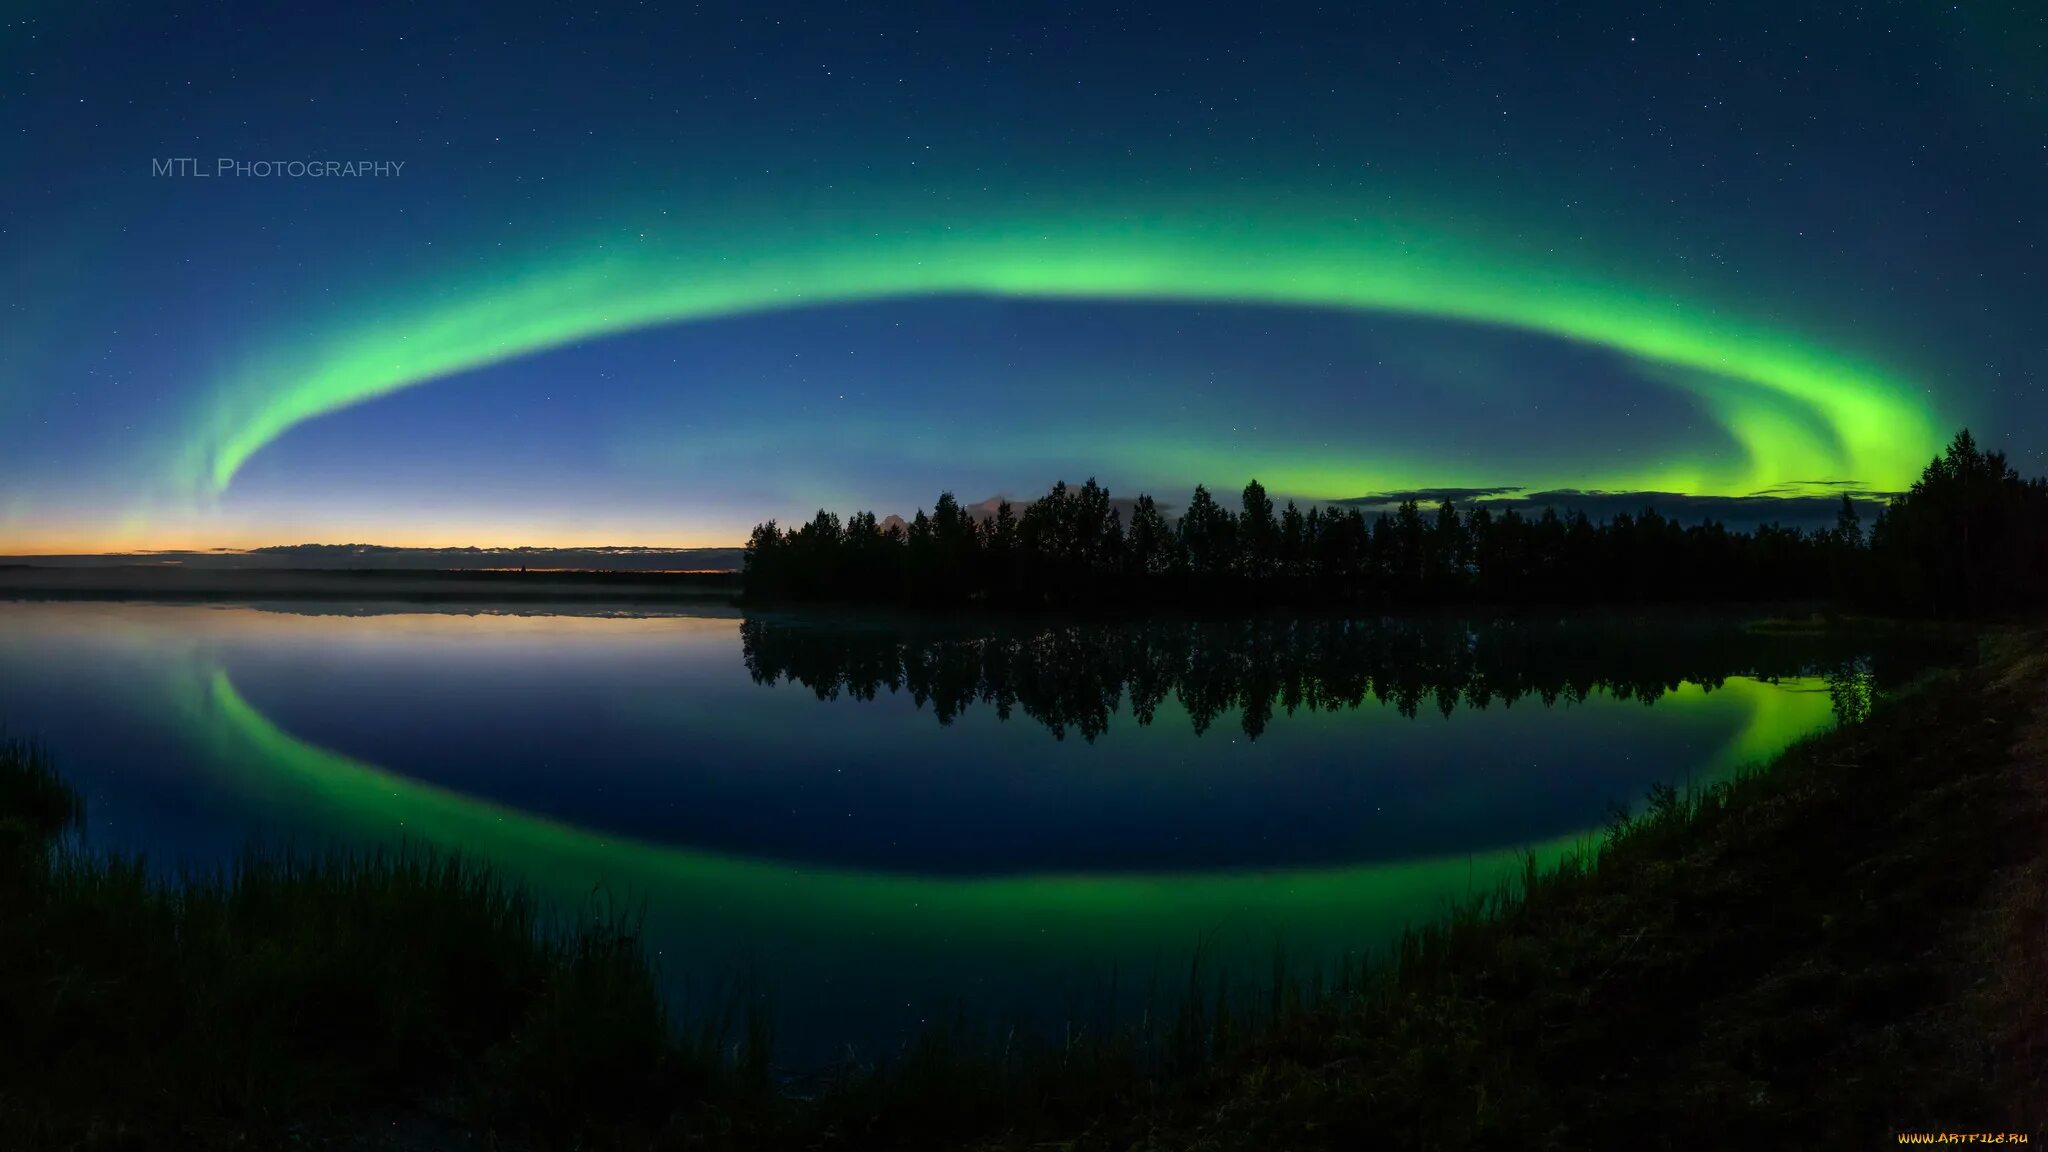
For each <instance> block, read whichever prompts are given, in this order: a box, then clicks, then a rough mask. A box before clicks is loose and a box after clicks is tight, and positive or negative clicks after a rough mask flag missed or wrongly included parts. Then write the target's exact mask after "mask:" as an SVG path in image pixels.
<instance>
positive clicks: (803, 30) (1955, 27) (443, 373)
mask: <svg viewBox="0 0 2048 1152" xmlns="http://www.w3.org/2000/svg"><path fill="white" fill-rule="evenodd" d="M1683 7H1684V8H1685V9H1686V10H1684V11H1679V12H1670V13H1662V14H1646V13H1642V12H1639V11H1636V10H1635V9H1634V7H1633V6H1620V5H1606V4H1597V3H1596V4H1548V5H1546V4H1537V5H1528V4H1522V5H1515V6H1513V7H1512V8H1511V9H1510V8H1508V7H1505V6H1495V5H1484V4H1468V5H1428V6H1407V5H1402V6H1386V7H1384V8H1374V7H1370V6H1355V5H1330V6H1326V7H1320V8H1319V7H1316V6H1304V5H1289V4H1268V5H1260V6H1257V7H1255V8H1250V9H1247V8H1245V7H1244V6H1242V5H1232V6H1227V7H1225V6H1204V5H1175V6H1163V7H1160V8H1156V9H1141V8H1134V7H1121V6H1113V5H1088V6H1085V7H1083V6H1079V5H1073V6H1065V5H1038V4H1028V3H1022V4H1010V5H999V6H986V8H983V7H982V6H975V7H968V6H961V5H940V4H933V5H892V6H888V7H887V8H886V9H884V8H883V7H881V6H855V5H837V4H834V5H815V4H813V5H772V4H771V5H764V4H758V3H756V4H745V5H719V4H704V5H695V6H687V7H685V6H676V5H651V4H650V5H632V6H617V7H610V6H600V7H598V8H596V9H579V10H577V11H575V12H568V11H564V10H563V9H561V8H559V7H558V6H554V5H547V6H530V7H528V6H520V5H512V4H504V5H490V6H468V5H461V6H458V5H412V4H402V5H401V4H389V5H386V4H374V3H373V4H361V5H349V6H300V5H255V4H234V3H227V4H201V5H192V4H179V5H153V4H137V5H115V4H91V3H85V4H75V3H74V4H30V5H27V6H26V8H20V7H17V8H16V9H15V10H14V11H13V12H11V13H10V15H9V16H8V17H7V18H6V23H5V27H4V32H0V62H4V64H5V74H6V77H7V82H6V85H5V88H4V91H0V124H4V126H5V128H6V130H7V132H8V135H9V137H10V141H9V143H10V145H11V146H10V147H9V149H8V151H7V160H6V162H5V163H6V168H5V180H4V182H0V421H4V424H0V427H4V432H5V442H4V451H0V552H18V551H37V550H76V549H86V548H125V547H171V546H190V547H207V546H214V545H235V546H240V545H255V544H265V543H278V542H290V541H299V540H340V539H368V540H375V541H379V542H389V543H428V544H459V543H477V544H596V543H650V544H669V545H686V544H711V543H724V542H729V541H732V540H735V539H738V538H739V537H740V536H741V535H742V534H743V533H744V530H745V527H746V526H747V525H748V524H750V523H752V522H753V521H754V520H757V519H760V518H763V517H766V516H780V517H784V518H787V517H789V516H792V515H801V514H803V513H804V512H806V511H808V510H809V509H810V508H813V507H816V506H817V505H818V504H820V503H830V504H833V505H835V506H841V507H844V506H850V505H853V504H859V505H862V506H872V507H875V508H877V509H878V510H881V511H884V512H891V511H898V512H908V511H909V510H910V509H911V508H913V507H915V506H917V505H919V504H923V503H928V502H929V500H930V498H931V496H932V495H933V494H934V493H935V492H936V491H937V490H938V489H940V488H942V487H948V488H953V489H955V490H957V491H959V492H960V494H961V495H962V496H963V498H966V499H969V500H974V499H980V498H982V497H985V496H988V495H991V494H994V493H998V492H1002V493H1009V494H1013V495H1027V494H1029V493H1031V492H1034V491H1036V490H1040V489H1042V488H1043V487H1044V486H1045V485H1046V484H1048V483H1050V482H1051V481H1052V480H1053V479H1055V478H1059V477H1066V478H1070V479H1078V478H1080V477H1082V476H1084V475H1087V474H1094V475H1097V476H1100V477H1101V478H1102V479H1104V480H1105V481H1106V482H1108V483H1109V484H1110V485H1111V487H1112V488H1113V489H1116V490H1119V491H1131V490H1135V489H1136V488H1138V487H1147V488H1152V489H1155V490H1157V491H1159V492H1160V493H1161V494H1162V495H1166V496H1169V497H1171V498H1175V499H1177V498H1178V497H1179V496H1180V495H1181V494H1182V493H1184V492H1185V491H1186V489H1187V488H1188V487H1191V486H1192V485H1193V484H1194V483H1196V482H1205V483H1209V484H1212V485H1220V486H1227V487H1235V486H1237V485H1239V484H1242V483H1243V481H1244V480H1245V479H1248V478H1250V477H1251V476H1253V475H1257V476H1259V477H1260V478H1262V479H1265V480H1266V481H1267V482H1268V484H1269V486H1271V487H1274V488H1275V489H1276V490H1278V491H1280V492H1281V493H1282V494H1283V495H1292V496H1298V497H1303V498H1316V499H1338V498H1345V497H1350V496H1356V495H1360V494H1363V493H1366V492H1372V491H1385V490H1390V489H1394V488H1403V487H1427V486H1437V485H1454V486H1482V485H1495V486H1516V485H1520V486H1525V487H1531V488H1559V487H1576V488H1602V489H1646V490H1676V491H1682V492H1687V493H1692V494H1706V495H1712V496H1737V495H1742V494H1745V493H1748V492H1753V491H1757V490H1760V489H1763V488H1767V487H1772V488H1774V487H1776V486H1778V485H1781V484H1784V483H1787V482H1792V481H1854V482H1856V483H1857V484H1858V485H1861V486H1863V487H1865V488H1867V489H1870V490H1880V491H1881V490H1884V489H1887V488H1894V487H1897V486H1898V485H1900V484H1901V483H1903V482H1904V481H1905V480H1907V479H1909V478H1910V467H1911V463H1910V462H1912V461H1915V460H1919V459H1922V458H1924V457H1925V456H1926V455H1928V454H1930V453H1931V452H1932V451H1933V450H1934V448H1935V447H1936V446H1937V444H1938V442H1939V440H1940V438H1941V437H1943V436H1945V434H1946V433H1947V432H1948V431H1950V430H1952V428H1953V427H1954V426H1956V425H1957V424H1960V423H1963V422H1968V423H1970V424H1971V425H1973V426H1974V427H1976V428H1977V429H1978V430H1979V432H1980V434H1981V435H1982V436H1983V437H1984V438H1985V439H1987V440H1989V441H1991V442H1994V443H1999V444H2003V445H2006V446H2007V447H2009V448H2010V449H2011V450H2012V452H2013V454H2014V456H2015V459H2016V462H2017V463H2018V464H2019V465H2020V466H2021V467H2022V468H2023V469H2026V470H2029V471H2040V470H2043V469H2048V397H2044V392H2043V373H2044V372H2048V324H2044V323H2043V322H2042V320H2041V318H2040V317H2041V313H2042V307H2041V305H2042V302H2043V292H2042V286H2041V273H2040V271H2039V265H2040V260H2041V254H2042V253H2041V248H2040V242H2041V241H2040V238H2041V230H2042V225H2043V205H2044V204H2048V102H2044V88H2048V79H2044V78H2048V12H2044V10H2043V9H2042V8H2041V7H2040V6H2038V5H2026V4H2017V3H2015V4H1971V5H1959V6H1943V5H1929V4H1895V5H1867V6H1856V7H1853V8H1850V9H1848V10H1842V9H1837V8H1835V7H1833V6H1822V5H1806V4H1798V3H1794V4H1718V5H1690V6H1683ZM173 157H191V158H193V160H194V162H195V164H196V165H197V167H198V169H199V170H202V171H208V172H215V171H216V170H217V165H218V163H219V161H220V160H222V159H228V160H229V161H230V162H231V163H230V165H229V169H228V170H227V171H225V172H223V173H221V174H218V175H214V176H210V177H194V176H174V175H159V174H156V173H157V172H158V171H160V170H161V165H160V164H159V163H158V162H159V161H162V160H164V159H167V158H173ZM264 160H276V161H284V162H297V163H300V164H305V163H319V164H324V163H325V162H327V161H337V162H346V161H357V160H368V161H374V162H382V163H387V164H393V165H395V164H398V163H400V162H402V163H403V168H402V169H400V170H398V171H397V174H395V175H388V174H387V175H378V176H362V177H323V178H319V179H313V178H307V177H297V176H291V175H274V176H269V177H260V176H256V175H253V174H252V175H246V176H238V175H235V174H234V170H233V163H235V162H242V163H254V162H258V161H264ZM963 294H965V295H963Z"/></svg>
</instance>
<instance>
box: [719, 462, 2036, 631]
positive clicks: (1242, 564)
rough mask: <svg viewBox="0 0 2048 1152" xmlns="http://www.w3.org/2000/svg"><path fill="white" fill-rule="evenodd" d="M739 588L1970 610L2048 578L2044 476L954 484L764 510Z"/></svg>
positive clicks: (871, 596)
mask: <svg viewBox="0 0 2048 1152" xmlns="http://www.w3.org/2000/svg"><path fill="white" fill-rule="evenodd" d="M744 586H745V594H746V596H747V597H748V598H749V599H750V600H753V601H757V602H759V601H823V600H829V601H845V602H856V603H900V604H906V605H915V606H920V607H934V606H938V607H943V606H953V605H965V604H985V605H989V606H996V607H1010V608H1061V609H1091V608H1133V607H1179V608H1188V609H1197V610H1216V609H1224V610H1230V609H1260V608H1267V607H1297V608H1309V607H1314V608H1343V609H1354V610H1355V609H1366V610H1378V609H1391V608H1408V607H1427V606H1433V605H1445V604H1460V603H1489V604H1516V603H1543V604H1552V603H1555V604H1589V603H1601V604H1611V603H1645V602H1659V601H1681V602H1699V601H1760V600H1797V599H1814V598H1840V599H1850V600H1855V601H1858V602H1863V603H1871V604H1874V605H1876V606H1879V607H1882V608H1885V609H1887V610H1893V611H1913V612H1926V613H1933V614H1943V615H1956V614H1973V613H1980V612H1986V611H1999V610H2006V609H2011V608H2017V607H2021V606H2024V605H2025V604H2027V603H2028V602H2030V601H2038V599H2039V598H2040V596H2041V592H2040V589H2042V588H2043V587H2044V586H2048V480H2043V479H2038V478H2037V479H2033V480H2022V479H2021V478H2020V477H2019V475H2018V473H2017V472H2016V471H2015V470H2014V469H2013V468H2012V467H2011V466H2010V465H2009V464H2008V463H2007V461H2006V458H2005V455H2004V454H2003V453H2001V452H1985V451H1983V450H1981V449H1979V448H1978V447H1977V444H1976V441H1975V440H1974V439H1973V438H1972V437H1971V435H1970V433H1969V431H1968V430H1967V429H1965V430H1964V431H1962V432H1960V433H1958V434H1957V436H1956V437H1955V439H1954V440H1953V441H1952V442H1951V443H1950V444H1949V446H1948V448H1947V450H1946V452H1945V453H1944V454H1943V455H1941V456H1937V457H1936V458H1935V459H1934V460H1933V461H1932V462H1931V463H1929V464H1928V466H1927V468H1926V469H1925V471H1924V472H1923V473H1922V475H1921V477H1920V479H1919V480H1918V481H1917V482H1916V483H1915V484H1914V485H1913V487H1912V489H1911V490H1909V491H1907V492H1905V493H1902V494H1900V495H1898V496H1895V497H1893V498H1892V499H1891V500H1890V502H1889V503H1888V504H1887V505H1886V507H1885V508H1884V509H1883V510H1882V511H1881V512H1880V513H1879V515H1878V517H1877V519H1876V521H1875V523H1874V524H1873V525H1872V527H1871V529H1870V531H1869V532H1868V533H1866V532H1865V531H1864V529H1863V526H1862V523H1861V518H1860V517H1859V516H1858V514H1857V511H1856V507H1855V505H1854V503H1853V502H1852V501H1851V500H1850V499H1849V498H1848V497H1847V496H1846V495H1845V496H1843V497H1842V501H1841V505H1840V509H1839V512H1838V515H1837V520H1836V523H1835V525H1834V526H1833V527H1832V528H1828V529H1823V530H1805V529H1801V528H1797V527H1786V526H1781V525H1778V524H1764V525H1761V526H1759V527H1757V528H1755V529H1753V530H1750V531H1739V530H1734V529H1730V528H1728V527H1727V526H1726V525H1724V524H1721V523H1718V522H1715V521H1712V520H1709V521H1706V522H1704V523H1700V524H1693V525H1683V524H1680V523H1679V522H1678V521H1676V520H1674V519H1671V518H1668V517H1666V516H1663V515H1661V514H1660V513H1658V512H1657V511H1656V510H1655V509H1653V508H1646V509H1644V510H1643V511H1642V512H1641V513H1640V514H1635V515H1630V514H1626V513H1624V514H1621V515H1617V516H1614V517H1612V518H1611V519H1607V520H1604V521H1599V522H1596V521H1594V520H1592V519H1591V518H1589V517H1588V516H1587V515H1586V514H1585V513H1584V512H1582V511H1575V512H1567V513H1564V514H1560V513H1558V512H1557V511H1556V510H1555V509H1549V508H1546V509H1545V510H1544V511H1543V512H1542V513H1541V514H1540V515H1535V516H1524V515H1523V514H1522V513H1521V512H1520V511H1519V510H1516V509H1512V508H1511V509H1507V510H1506V511H1503V512H1500V513H1498V514H1496V513H1495V512H1494V511H1493V510H1492V509H1491V508H1489V507H1487V506H1486V505H1485V504H1484V503H1477V504H1474V505H1471V506H1469V507H1467V508H1463V509H1460V508H1458V507H1456V506H1455V504H1454V503H1453V502H1452V501H1450V500H1444V501H1441V502H1439V503H1438V504H1437V505H1436V507H1435V508H1434V509H1430V510H1425V509H1424V508H1423V507H1422V505H1421V504H1420V503H1419V502H1418V501H1416V500H1413V499H1410V500H1405V501H1402V502H1401V503H1400V504H1399V505H1398V506H1397V507H1396V508H1394V509H1393V510H1392V511H1389V512H1381V513H1379V514H1377V515H1375V516H1372V517H1368V516H1367V515H1366V513H1365V512H1364V510H1362V509H1361V508H1359V507H1357V506H1355V505H1344V504H1330V505H1322V506H1315V505H1311V506H1310V507H1308V508H1306V509H1303V508H1301V507H1299V506H1297V505H1296V504H1295V503H1294V502H1292V501H1289V502H1288V503H1287V504H1286V505H1285V506H1284V507H1280V508H1276V507H1275V506H1274V502H1273V499H1272V497H1271V496H1269V495H1268V494H1267V492H1266V490H1265V488H1264V487H1263V486H1262V485H1260V484H1259V483H1258V481H1256V480H1254V481H1252V482H1251V483H1249V484H1247V485H1245V487H1244V490H1243V491H1242V492H1241V493H1240V494H1239V497H1238V500H1237V506H1236V508H1234V509H1233V508H1230V507H1226V506H1225V505H1224V504H1223V503H1222V502H1220V501H1218V500H1217V499H1216V498H1215V496H1214V495H1213V494H1212V493H1210V492H1209V491H1208V489H1206V488H1204V487H1200V486H1198V487H1196V489H1195V491H1194V495H1193V496H1192V498H1191V499H1190V500H1189V501H1188V505H1187V509H1186V511H1184V512H1183V513H1182V514H1181V515H1180V516H1179V517H1178V518H1177V519H1171V518H1169V517H1168V516H1167V515H1166V514H1165V512H1163V511H1162V510H1161V509H1160V507H1159V505H1158V504H1157V502H1156V501H1154V500H1153V498H1152V497H1151V496H1149V495H1140V496H1139V497H1138V498H1137V499H1136V501H1134V502H1133V503H1132V505H1131V507H1130V516H1129V520H1128V523H1126V522H1125V518H1124V516H1123V515H1122V512H1121V510H1120V509H1118V508H1117V507H1115V506H1114V505H1113V502H1112V500H1111V496H1110V493H1109V490H1108V489H1106V488H1104V487H1103V486H1102V485H1100V484H1098V483H1096V482H1095V481H1094V480H1093V479H1090V480H1088V481H1087V482H1086V483H1083V484H1081V485H1080V486H1079V487H1072V486H1069V485H1067V484H1066V483H1064V482H1061V483H1058V484H1055V485H1053V487H1052V490H1051V491H1050V492H1048V493H1047V494H1046V495H1045V496H1044V497H1042V498H1040V499H1038V500H1034V501H1032V502H1031V503H1029V504H1028V505H1026V506H1025V507H1024V509H1023V511H1022V512H1021V513H1019V512H1018V511H1017V510H1016V509H1015V508H1013V507H1012V506H1011V505H1010V504H1009V503H1008V502H1007V501H1005V502H1003V503H1001V504H999V505H998V506H997V507H996V509H995V512H994V514H993V515H990V516H986V517H977V516H975V515H973V514H972V513H971V512H969V511H968V510H967V509H966V508H964V507H963V506H962V505H961V504H960V502H959V501H958V500H957V499H955V497H954V496H953V494H952V493H950V492H948V493H941V494H940V496H939V498H938V500H937V502H936V503H935V504H934V506H933V508H932V510H931V512H930V513H926V512H924V511H922V510H920V511H919V512H918V513H917V515H916V517H915V518H914V519H912V520H911V521H910V522H909V523H908V524H907V525H903V524H898V523H890V524H887V525H884V524H883V523H881V522H880V521H878V520H877V518H876V517H875V515H874V513H872V512H859V513H855V514H854V515H852V516H850V517H848V518H846V519H845V520H844V521H842V520H841V519H840V518H839V517H838V516H837V515H835V514H833V513H831V512H828V511H825V510H823V509H820V510H819V512H818V514H817V515H816V516H815V517H813V518H812V519H811V520H810V521H809V522H808V523H806V524H803V525H801V526H799V527H795V528H787V529H785V528H783V527H781V526H780V525H778V524H777V523H776V522H775V521H773V520H770V521H768V522H766V523H764V524H760V525H757V526H756V527H755V528H754V530H753V533H752V535H751V536H750V537H749V539H748V541H747V548H746V561H745V570H744Z"/></svg>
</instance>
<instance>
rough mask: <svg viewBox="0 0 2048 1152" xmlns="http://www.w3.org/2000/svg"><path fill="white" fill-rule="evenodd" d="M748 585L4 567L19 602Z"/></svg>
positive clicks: (606, 595)
mask: <svg viewBox="0 0 2048 1152" xmlns="http://www.w3.org/2000/svg"><path fill="white" fill-rule="evenodd" d="M738 591H739V577H738V575H737V574H736V573H733V572H722V571H721V572H630V571H625V572H613V571H606V572H595V571H593V572H554V571H518V570H512V571H462V570H454V569H449V570H440V569H431V570H430V569H400V568H346V569H338V568H325V569H323V568H195V567H184V566H179V565H120V566H95V567H56V566H43V565H28V564H20V565H4V566H0V598H12V599H50V600H241V601H261V600H280V601H289V600H361V601H379V600H381V601H402V602H408V603H442V602H448V601H477V602H484V603H544V602H558V603H559V602H577V601H584V602H604V603H641V604H660V603H664V602H674V601H690V602H693V603H703V602H705V601H708V600H709V601H716V600H726V599H730V598H731V597H733V596H734V595H735V594H736V593H738Z"/></svg>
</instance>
